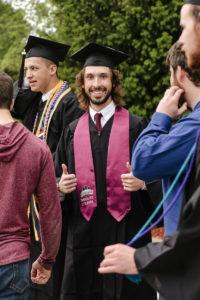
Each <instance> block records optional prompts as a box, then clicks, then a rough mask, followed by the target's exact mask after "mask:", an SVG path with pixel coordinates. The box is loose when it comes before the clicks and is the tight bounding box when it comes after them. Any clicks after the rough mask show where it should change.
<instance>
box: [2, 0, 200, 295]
mask: <svg viewBox="0 0 200 300" xmlns="http://www.w3.org/2000/svg"><path fill="white" fill-rule="evenodd" d="M177 26H178V24H177ZM180 26H181V28H182V32H181V34H180V37H179V40H178V41H177V42H176V43H175V44H173V45H172V46H171V48H170V49H169V51H168V54H167V57H166V64H167V66H168V68H169V72H170V84H169V88H168V89H167V90H166V92H165V94H164V95H163V98H162V99H161V100H160V102H159V104H158V106H157V108H156V111H155V112H154V114H153V115H152V117H151V120H150V121H149V122H147V120H146V118H142V117H140V116H137V115H134V114H132V113H130V112H129V111H128V110H127V109H125V108H123V82H122V79H121V74H120V72H119V71H118V70H117V68H118V65H119V64H121V63H122V62H124V61H126V59H127V58H128V55H127V54H126V53H124V52H122V51H120V50H119V49H114V48H111V47H108V46H106V45H101V44H97V43H87V41H86V45H85V46H84V47H83V48H81V49H79V50H78V51H77V52H76V53H74V54H73V55H72V56H71V57H70V58H69V57H68V59H72V60H73V61H74V62H75V61H76V62H79V63H80V72H79V73H78V74H77V75H76V92H73V91H72V89H71V87H70V85H69V84H68V82H67V81H65V80H62V79H60V78H59V76H58V73H59V63H60V62H63V61H64V60H65V59H66V56H67V52H68V50H69V48H70V46H69V45H66V44H62V43H58V42H56V41H52V40H47V39H43V38H40V37H36V36H33V35H30V36H29V37H28V40H27V43H26V45H25V52H23V58H22V65H21V70H20V76H19V79H18V81H17V82H15V83H14V84H13V80H12V78H11V77H10V76H9V75H8V74H6V73H5V72H0V299H2V300H132V299H133V300H156V299H160V300H200V284H199V278H200V248H199V247H200V185H199V183H200V0H185V1H184V3H183V5H182V8H181V12H180ZM158 208H159V209H158ZM159 224H163V226H164V237H163V239H162V241H159V242H155V241H152V235H151V229H152V228H154V227H155V226H157V225H159Z"/></svg>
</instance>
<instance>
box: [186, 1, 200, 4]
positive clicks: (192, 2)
mask: <svg viewBox="0 0 200 300" xmlns="http://www.w3.org/2000/svg"><path fill="white" fill-rule="evenodd" d="M185 4H193V5H200V0H185Z"/></svg>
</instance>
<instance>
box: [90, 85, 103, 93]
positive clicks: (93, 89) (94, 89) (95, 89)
mask: <svg viewBox="0 0 200 300" xmlns="http://www.w3.org/2000/svg"><path fill="white" fill-rule="evenodd" d="M99 91H102V92H104V91H106V88H105V87H104V86H98V87H91V88H90V89H89V92H99Z"/></svg>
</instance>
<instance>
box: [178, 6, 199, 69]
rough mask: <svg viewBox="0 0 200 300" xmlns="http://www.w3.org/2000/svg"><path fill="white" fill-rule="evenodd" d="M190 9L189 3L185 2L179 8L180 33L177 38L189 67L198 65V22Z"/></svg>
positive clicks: (191, 7)
mask: <svg viewBox="0 0 200 300" xmlns="http://www.w3.org/2000/svg"><path fill="white" fill-rule="evenodd" d="M192 9H193V5H191V4H185V5H183V7H182V9H181V19H180V25H181V27H182V33H181V36H180V38H179V42H180V43H181V44H182V49H183V50H184V51H185V52H186V56H187V59H188V64H189V66H190V67H191V66H195V65H200V23H199V22H197V20H196V19H195V17H194V15H193V13H192Z"/></svg>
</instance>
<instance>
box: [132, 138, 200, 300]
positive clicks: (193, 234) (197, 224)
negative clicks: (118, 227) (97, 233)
mask: <svg viewBox="0 0 200 300" xmlns="http://www.w3.org/2000/svg"><path fill="white" fill-rule="evenodd" d="M135 260H136V265H137V267H138V269H139V271H140V273H141V274H142V275H143V276H144V278H145V279H146V280H147V281H148V282H149V283H150V284H151V285H152V286H153V287H154V288H156V289H157V290H158V291H159V292H160V294H161V296H162V299H164V300H199V299H200V284H199V278H200V143H199V145H198V147H197V155H196V162H195V164H194V166H193V169H192V172H191V174H190V178H189V181H188V184H187V186H186V190H185V199H184V201H183V207H182V213H181V217H180V223H179V227H178V230H177V232H175V233H174V234H173V235H171V236H168V237H165V239H164V241H163V242H162V243H158V244H152V243H150V244H149V245H148V246H146V247H143V248H141V249H138V250H137V251H136V253H135Z"/></svg>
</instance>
